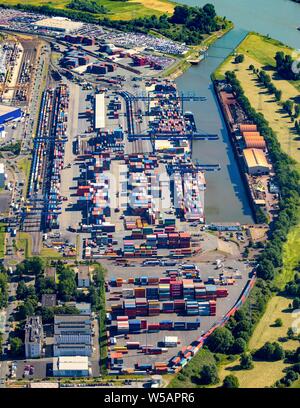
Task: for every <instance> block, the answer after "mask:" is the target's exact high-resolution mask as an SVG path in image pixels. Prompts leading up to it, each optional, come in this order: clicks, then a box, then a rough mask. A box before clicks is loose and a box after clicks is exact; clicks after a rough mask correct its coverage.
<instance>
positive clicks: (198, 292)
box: [194, 283, 206, 300]
mask: <svg viewBox="0 0 300 408" xmlns="http://www.w3.org/2000/svg"><path fill="white" fill-rule="evenodd" d="M194 286H195V299H196V300H201V299H206V289H205V286H204V284H203V283H194Z"/></svg>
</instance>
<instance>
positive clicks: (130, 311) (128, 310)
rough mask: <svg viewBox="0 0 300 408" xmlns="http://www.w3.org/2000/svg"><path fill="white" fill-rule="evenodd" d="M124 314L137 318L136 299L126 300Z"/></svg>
mask: <svg viewBox="0 0 300 408" xmlns="http://www.w3.org/2000/svg"><path fill="white" fill-rule="evenodd" d="M124 314H125V316H128V317H136V304H135V299H125V300H124Z"/></svg>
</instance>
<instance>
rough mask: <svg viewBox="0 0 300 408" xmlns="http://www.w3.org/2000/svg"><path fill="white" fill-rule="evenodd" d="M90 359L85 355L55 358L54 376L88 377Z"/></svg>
mask: <svg viewBox="0 0 300 408" xmlns="http://www.w3.org/2000/svg"><path fill="white" fill-rule="evenodd" d="M89 375H90V370H89V359H88V357H84V356H76V357H57V358H53V376H54V377H88V376H89Z"/></svg>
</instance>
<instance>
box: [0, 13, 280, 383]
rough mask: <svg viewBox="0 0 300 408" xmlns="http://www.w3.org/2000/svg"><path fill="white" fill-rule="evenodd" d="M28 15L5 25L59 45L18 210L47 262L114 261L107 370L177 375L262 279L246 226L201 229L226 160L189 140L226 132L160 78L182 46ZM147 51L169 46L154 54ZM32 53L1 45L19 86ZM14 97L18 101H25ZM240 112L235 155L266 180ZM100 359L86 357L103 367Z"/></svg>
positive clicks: (30, 68)
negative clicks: (200, 152)
mask: <svg viewBox="0 0 300 408" xmlns="http://www.w3.org/2000/svg"><path fill="white" fill-rule="evenodd" d="M14 13H16V14H14ZM23 17H24V20H22V19H20V15H19V14H18V12H17V11H16V12H15V11H13V10H8V11H7V13H6V14H5V16H4V17H3V19H4V20H3V24H4V25H5V19H6V18H7V21H11V20H12V21H13V22H14V24H13V29H16V30H17V29H22V31H26V30H29V32H30V30H34V31H35V32H36V33H37V34H39V35H42V36H43V35H46V36H47V41H49V44H50V45H49V53H50V49H51V50H52V51H55V58H53V61H51V68H50V69H51V71H50V72H49V73H48V76H47V77H46V78H45V84H46V85H44V89H43V90H42V92H41V102H40V106H39V109H38V110H37V113H38V120H37V123H36V128H35V131H34V132H32V133H33V135H32V136H33V137H32V143H33V149H32V161H31V164H30V175H29V180H28V186H27V195H26V197H25V198H24V200H23V202H24V204H22V212H21V214H22V221H23V224H22V228H23V230H24V232H25V233H30V235H31V237H32V243H33V250H32V255H38V254H42V251H43V253H44V254H47V255H45V257H46V258H47V262H49V264H51V265H52V264H55V260H56V259H60V258H63V260H62V262H63V263H66V265H68V266H70V265H71V267H72V265H73V264H74V262H75V261H76V262H78V269H79V267H81V263H82V264H83V263H84V261H87V263H89V264H90V268H91V269H93V267H94V265H93V264H94V263H95V262H99V263H100V264H101V265H103V266H104V267H105V268H106V269H107V274H106V275H105V309H106V310H105V336H106V340H107V345H108V363H107V367H108V370H109V373H110V374H111V373H115V374H140V375H146V374H149V373H151V374H165V373H173V372H177V371H179V370H180V369H181V368H182V367H183V366H184V365H185V364H187V362H188V361H189V360H190V359H191V358H192V357H193V356H194V355H195V354H196V353H197V352H198V351H199V349H200V348H201V347H202V345H203V344H204V342H205V339H206V338H207V336H208V335H209V333H211V332H212V331H213V330H214V328H216V327H218V326H220V325H223V324H224V322H225V321H226V319H228V318H229V316H230V315H231V314H233V313H234V310H236V309H237V308H238V307H239V306H240V305H241V304H242V303H243V302H244V301H245V299H246V297H247V294H248V292H249V290H250V288H251V286H252V285H253V283H254V280H255V276H253V275H252V274H251V269H252V268H251V266H250V265H249V264H248V263H247V262H246V261H245V259H244V258H243V252H244V249H245V247H246V245H247V243H248V239H247V237H246V233H245V229H244V226H240V225H236V224H235V223H233V224H230V225H228V226H227V225H222V224H220V225H219V224H212V225H206V215H205V210H206V208H205V192H206V190H207V189H209V188H212V186H210V185H209V184H208V183H207V182H206V171H218V170H219V168H220V165H219V164H218V163H216V164H207V163H198V162H195V161H193V160H192V152H193V141H194V140H199V141H201V140H209V141H211V143H214V140H216V139H217V138H218V136H216V135H208V134H205V133H204V134H202V133H200V131H198V129H197V126H196V122H195V120H194V115H193V113H192V112H191V111H188V112H186V111H185V108H184V103H185V101H197V102H202V101H205V98H202V97H201V96H199V95H194V94H191V95H181V94H180V93H179V92H178V90H177V87H176V84H175V83H174V82H173V81H170V80H166V79H161V78H155V77H153V75H155V71H161V70H163V69H165V68H166V67H167V66H168V65H170V63H172V61H174V58H176V57H175V56H176V55H182V54H184V53H185V52H186V51H187V50H188V47H187V46H185V45H184V44H179V43H175V42H173V41H170V40H167V39H164V38H155V37H153V36H151V35H144V34H138V33H123V32H122V33H121V32H118V31H117V30H107V29H105V28H102V27H98V26H95V25H89V24H82V25H80V27H79V26H78V27H77V28H76V27H75V26H73V25H70V27H71V26H72V27H74V30H73V29H72V33H64V32H63V31H62V30H63V28H60V27H57V26H55V24H54V23H55V22H54V21H52V20H51V19H50V20H49V21H48V20H46V22H47V24H48V25H47V26H45V25H44V23H43V24H42V25H39V24H36V22H38V21H39V20H42V19H43V16H40V15H33V14H30V13H28V14H27V13H25V14H24V16H23ZM26 26H28V27H27V28H26ZM67 30H68V27H67ZM145 41H146V42H145ZM144 44H147V47H146V46H142V45H144ZM138 48H139V49H138ZM151 48H153V49H154V50H155V51H156V52H163V53H164V55H155V56H154V55H152V54H153V52H152V50H151ZM30 49H32V43H31V45H30V44H29V46H28V49H27V48H26V46H24V47H23V48H22V50H21V49H19V48H17V46H14V45H12V44H10V46H9V47H7V49H4V50H3V51H2V54H0V80H1V81H2V82H3V81H4V80H5V78H6V76H7V72H6V71H5V69H2V71H3V72H2V71H1V59H2V60H5V61H6V60H7V58H8V59H9V58H10V55H13V57H14V58H17V55H18V54H22V58H21V57H20V73H19V75H18V78H17V81H18V82H19V83H20V84H21V85H22V86H20V88H19V89H20V90H22V89H23V88H24V87H25V86H27V85H28V84H30V75H31V74H32V73H33V72H35V69H36V67H35V66H34V64H32V62H31V60H30V58H28V55H29V54H28V52H29V50H30ZM99 51H100V54H99ZM165 54H169V55H165ZM2 65H3V64H2ZM150 74H151V75H150ZM3 89H4V88H3ZM19 89H18V90H17V91H19ZM17 91H16V93H15V94H14V95H17ZM18 95H19V102H20V103H21V102H24V104H26V103H27V102H28V99H27V97H26V95H25V97H24V99H22V98H23V96H22V94H21V93H19V94H18ZM224 97H225V96H224ZM225 99H226V98H225ZM227 99H228V100H230V103H229V105H231V104H232V103H233V101H232V99H231V97H228V98H227ZM234 109H235V108H234ZM228 112H231V111H230V106H229V107H228ZM239 113H240V114H241V118H242V120H241V121H240V122H238V126H235V125H236V123H235V122H233V126H234V132H235V135H236V138H237V140H238V141H239V148H240V150H238V153H237V154H239V156H240V157H241V162H242V160H243V163H244V166H245V168H247V169H248V173H247V176H246V177H249V179H251V180H252V179H253V180H254V179H255V180H256V181H257V180H258V179H257V177H259V183H263V182H265V181H263V180H265V179H264V178H266V177H269V175H270V173H272V168H271V167H270V168H269V171H266V170H262V166H260V165H259V164H257V163H256V164H254V166H252V165H251V163H250V161H251V160H252V161H254V160H256V159H257V160H259V158H260V160H261V162H262V157H265V159H266V162H267V163H268V164H269V161H268V152H267V149H266V145H265V142H264V140H263V138H262V136H261V135H260V134H259V132H258V131H257V129H256V127H255V125H254V124H251V123H248V121H247V119H246V118H245V117H244V116H243V115H242V112H239ZM232 118H235V117H234V116H232ZM30 137H31V136H30ZM249 149H250V150H251V151H250V150H249ZM247 150H248V151H249V153H247ZM257 150H259V151H260V153H258V152H257ZM245 151H246V152H245ZM247 155H248V156H249V159H248V162H247V159H246V156H247ZM250 156H251V158H250ZM247 166H248V167H247ZM250 168H251V169H252V168H253V169H254V170H253V171H252V170H251V171H250ZM257 169H258V170H257ZM257 171H258V172H259V173H260V174H259V176H258V175H257V174H256V172H257ZM266 180H268V181H270V180H269V179H266ZM252 185H254V184H252ZM259 189H260V194H261V195H260V196H257V199H259V200H263V199H264V196H263V192H264V190H263V189H261V185H259V186H257V191H258V190H259ZM52 257H53V258H52ZM55 258H56V259H55ZM84 266H87V265H84ZM87 269H89V267H88V268H87ZM93 277H94V276H92V274H91V271H90V270H88V272H87V282H88V283H87V282H85V283H82V282H79V274H78V275H77V277H76V283H77V284H78V288H79V289H77V290H78V291H81V290H82V293H83V296H84V295H85V293H86V291H87V290H88V289H87V288H88V287H89V286H92V285H94V281H93V279H92V278H93ZM82 280H83V279H82ZM241 294H242V295H241ZM101 318H103V319H104V316H101ZM97 335H98V331H97V330H96V335H95V339H94V341H96V342H98V338H97ZM97 344H98V343H97ZM99 359H101V356H99V355H98V356H97V358H96V360H95V361H93V362H92V365H95V364H96V365H97V367H98V371H97V372H99ZM94 372H96V371H94V367H93V373H94ZM95 376H96V374H95Z"/></svg>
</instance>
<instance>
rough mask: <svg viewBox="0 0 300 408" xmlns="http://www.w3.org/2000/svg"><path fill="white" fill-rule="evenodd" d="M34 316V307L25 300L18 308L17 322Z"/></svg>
mask: <svg viewBox="0 0 300 408" xmlns="http://www.w3.org/2000/svg"><path fill="white" fill-rule="evenodd" d="M32 315H34V306H33V304H32V302H31V301H30V300H26V302H24V303H23V304H22V305H20V306H19V310H18V317H19V320H24V319H26V317H28V316H32Z"/></svg>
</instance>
